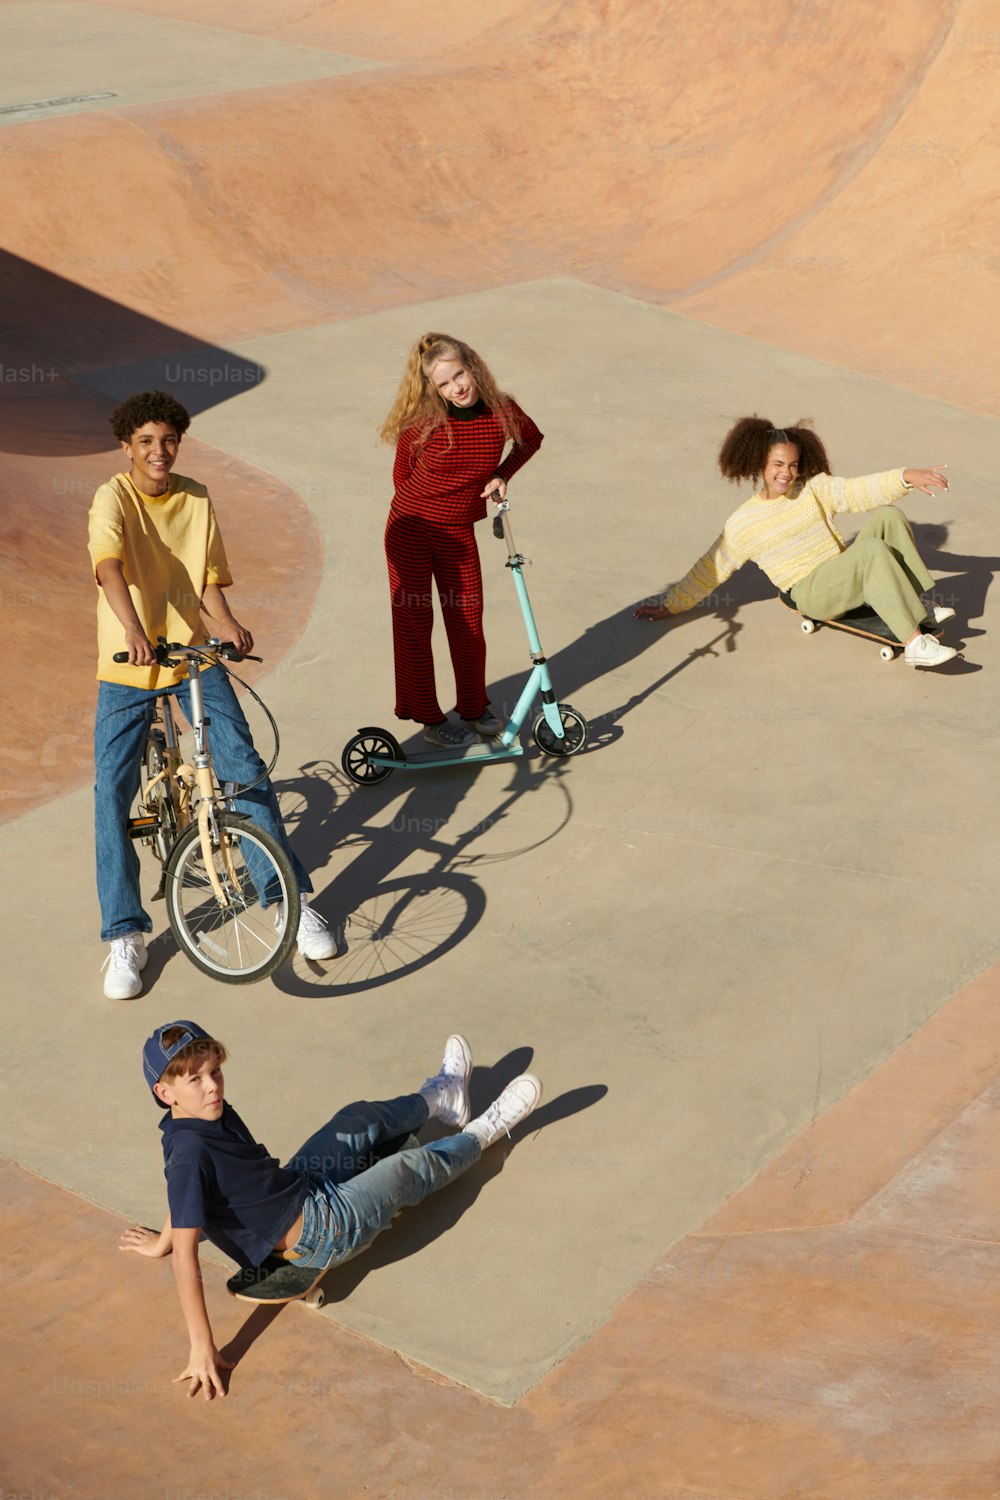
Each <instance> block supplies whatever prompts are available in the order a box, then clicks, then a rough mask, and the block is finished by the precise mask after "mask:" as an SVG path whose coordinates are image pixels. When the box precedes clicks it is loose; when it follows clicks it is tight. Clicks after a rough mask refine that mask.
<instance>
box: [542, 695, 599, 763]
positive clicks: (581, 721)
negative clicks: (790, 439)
mask: <svg viewBox="0 0 1000 1500" xmlns="http://www.w3.org/2000/svg"><path fill="white" fill-rule="evenodd" d="M558 708H559V717H560V719H561V720H562V727H563V737H562V739H560V738H559V736H558V735H556V734H553V733H552V728H551V726H550V724H549V722H548V720H547V719H546V717H545V715H544V713H541V714H539V715H538V718H537V719H536V720H535V722H534V724H533V725H532V726H531V737H532V739H533V740H534V742H535V744H536V745H537V746H538V748H539V750H541V752H542V754H543V755H560V756H567V755H576V754H578V752H579V751H581V750H582V749H583V747H584V746H585V745H586V743H587V736H588V734H589V732H590V726H589V725H588V723H587V721H586V719H585V718H584V717H583V715H582V714H578V713H577V711H576V709H575V708H571V707H570V706H569V704H568V703H560V704H559V705H558Z"/></svg>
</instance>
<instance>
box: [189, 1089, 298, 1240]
mask: <svg viewBox="0 0 1000 1500" xmlns="http://www.w3.org/2000/svg"><path fill="white" fill-rule="evenodd" d="M160 1129H161V1130H162V1131H163V1170H164V1175H165V1176H166V1179H167V1203H168V1204H169V1206H170V1222H171V1224H172V1225H173V1227H174V1228H175V1229H200V1230H202V1231H203V1233H204V1235H205V1237H206V1239H209V1240H211V1241H212V1244H213V1245H217V1246H218V1247H219V1249H220V1250H222V1251H223V1252H224V1253H225V1254H226V1255H229V1256H232V1258H233V1260H235V1261H236V1262H237V1263H238V1264H239V1265H241V1266H257V1265H260V1263H261V1261H262V1260H264V1259H265V1258H266V1257H267V1256H268V1255H269V1254H270V1253H271V1251H272V1250H273V1249H274V1247H275V1245H276V1244H277V1243H278V1241H279V1240H280V1239H281V1237H282V1235H283V1234H285V1233H286V1232H287V1230H289V1229H290V1228H291V1227H292V1225H293V1224H294V1223H295V1220H296V1219H297V1218H298V1216H299V1213H300V1211H301V1209H302V1204H303V1201H304V1199H305V1196H306V1186H307V1185H306V1179H305V1177H304V1175H303V1174H302V1173H301V1172H292V1171H289V1170H288V1168H287V1167H282V1166H279V1164H278V1162H277V1161H276V1160H275V1158H274V1157H273V1156H269V1155H268V1153H267V1149H266V1147H264V1146H261V1145H258V1143H257V1142H256V1141H255V1140H254V1138H253V1136H252V1135H251V1134H250V1132H249V1130H248V1129H247V1127H246V1126H245V1125H244V1123H243V1121H242V1120H241V1119H240V1117H239V1115H238V1114H237V1113H236V1111H235V1109H233V1107H232V1105H231V1104H223V1106H222V1114H221V1116H220V1117H219V1119H218V1120H190V1119H178V1120H175V1119H173V1118H172V1116H171V1115H169V1114H168V1115H167V1116H166V1117H165V1118H164V1119H163V1120H161V1121H160Z"/></svg>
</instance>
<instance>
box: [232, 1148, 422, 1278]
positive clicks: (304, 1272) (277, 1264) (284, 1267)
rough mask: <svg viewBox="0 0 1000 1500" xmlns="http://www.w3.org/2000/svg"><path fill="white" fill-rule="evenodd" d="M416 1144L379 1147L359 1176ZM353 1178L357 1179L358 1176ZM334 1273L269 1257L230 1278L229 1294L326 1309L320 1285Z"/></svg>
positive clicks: (340, 1263)
mask: <svg viewBox="0 0 1000 1500" xmlns="http://www.w3.org/2000/svg"><path fill="white" fill-rule="evenodd" d="M416 1144H417V1139H416V1137H415V1136H413V1135H399V1136H395V1137H394V1138H393V1139H392V1140H391V1141H385V1142H384V1143H383V1144H382V1145H381V1146H376V1147H375V1148H374V1149H373V1150H372V1152H371V1153H370V1155H369V1156H368V1158H367V1159H366V1161H365V1162H364V1163H363V1164H359V1167H358V1172H363V1171H366V1170H367V1168H368V1167H373V1166H374V1165H375V1163H376V1162H378V1161H384V1160H385V1158H386V1157H387V1156H394V1155H395V1154H396V1152H397V1151H403V1150H405V1149H406V1148H407V1147H409V1146H415V1145H416ZM351 1175H352V1176H357V1173H352V1174H351ZM356 1253H357V1252H352V1254H356ZM350 1259H351V1256H350V1255H345V1256H343V1257H342V1258H341V1259H340V1260H338V1262H337V1265H338V1266H341V1265H343V1264H344V1263H345V1261H348V1260H350ZM330 1269H331V1266H330V1265H329V1264H327V1265H325V1266H301V1265H299V1264H298V1263H297V1262H296V1261H294V1260H284V1259H283V1258H282V1257H281V1256H280V1255H269V1256H268V1257H267V1259H266V1260H263V1261H261V1263H260V1265H259V1266H246V1267H243V1268H242V1269H240V1270H239V1271H236V1272H235V1273H234V1274H233V1275H232V1276H230V1278H229V1280H228V1281H227V1282H226V1291H227V1292H228V1293H229V1295H230V1296H231V1297H237V1298H239V1300H240V1301H241V1302H264V1303H269V1304H271V1305H272V1306H277V1305H278V1304H280V1303H282V1302H296V1301H298V1300H299V1298H304V1299H305V1302H306V1304H307V1306H309V1307H322V1306H323V1302H324V1300H325V1299H324V1296H323V1288H322V1287H321V1286H320V1285H319V1283H320V1282H321V1281H322V1280H323V1277H324V1276H325V1275H326V1274H327V1272H328V1271H329V1270H330Z"/></svg>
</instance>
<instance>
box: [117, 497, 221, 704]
mask: <svg viewBox="0 0 1000 1500" xmlns="http://www.w3.org/2000/svg"><path fill="white" fill-rule="evenodd" d="M88 550H89V552H90V560H91V563H92V564H93V567H94V572H95V574H96V572H97V566H98V564H99V563H101V562H103V561H104V559H105V558H108V557H116V558H118V559H119V560H120V562H121V564H122V572H123V573H124V576H125V582H126V584H127V585H128V590H129V593H130V594H131V595H132V602H133V604H134V605H135V609H136V613H137V615H138V616H139V619H140V620H141V621H142V627H143V629H144V630H145V632H146V634H147V636H148V637H149V639H150V640H151V641H152V642H153V643H154V645H155V643H156V638H157V636H160V635H162V636H165V637H166V639H167V640H168V641H177V642H178V643H179V644H180V645H182V646H190V645H192V644H193V643H194V642H196V641H200V640H202V639H204V635H205V627H204V625H203V624H202V621H201V616H200V609H201V597H202V595H203V594H204V592H205V589H206V588H207V587H208V585H209V584H210V583H217V584H219V585H221V586H222V587H223V588H224V587H225V586H226V585H227V584H230V583H232V581H233V578H232V574H231V573H230V571H229V562H228V560H227V558H226V549H225V547H224V546H223V545H222V537H221V535H220V534H219V527H218V524H217V522H216V519H215V511H214V510H213V509H212V502H211V500H210V499H209V495H208V490H207V489H206V488H205V486H204V485H203V484H196V483H195V481H194V480H193V479H185V478H184V477H183V475H181V474H171V476H170V487H169V489H168V490H167V492H166V494H164V495H144V494H143V493H142V492H141V491H140V490H138V489H136V487H135V485H134V484H133V483H132V481H131V479H129V477H128V475H126V474H116V475H115V477H114V479H111V480H109V481H108V483H107V484H102V485H101V487H100V489H99V490H98V491H97V494H96V495H95V496H94V503H93V505H92V506H91V508H90V517H89V529H88ZM124 649H125V627H124V626H123V625H122V624H121V622H120V621H119V619H118V617H117V615H116V614H115V612H114V610H113V609H112V608H111V605H110V604H109V603H108V601H107V598H106V596H105V593H104V590H103V589H102V588H101V587H100V586H99V585H98V591H97V678H98V681H99V682H119V683H124V684H125V686H127V687H138V688H165V687H171V686H172V685H173V684H174V683H175V682H179V681H180V680H181V679H182V678H183V677H184V675H185V673H184V670H183V669H182V668H176V667H175V668H170V667H157V666H153V667H131V666H129V665H128V663H127V662H126V663H124V664H122V663H120V662H116V661H114V660H113V658H114V654H115V652H116V651H124Z"/></svg>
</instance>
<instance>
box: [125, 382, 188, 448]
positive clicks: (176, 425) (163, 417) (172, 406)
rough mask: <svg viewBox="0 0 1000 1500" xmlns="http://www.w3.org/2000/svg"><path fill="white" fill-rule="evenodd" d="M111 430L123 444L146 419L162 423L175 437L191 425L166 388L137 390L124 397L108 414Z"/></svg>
mask: <svg viewBox="0 0 1000 1500" xmlns="http://www.w3.org/2000/svg"><path fill="white" fill-rule="evenodd" d="M110 420H111V430H112V432H113V433H114V435H115V437H116V438H117V439H118V441H119V442H120V443H127V442H128V440H129V438H130V437H131V436H132V434H133V432H135V431H136V430H137V428H139V427H145V425H146V423H147V422H166V424H167V426H168V427H172V428H173V429H174V431H175V432H176V434H177V436H178V437H182V436H183V435H184V433H185V432H187V430H188V428H189V427H190V426H191V417H190V414H189V413H188V411H187V410H186V409H185V408H184V407H183V406H182V405H181V403H180V402H179V401H177V400H175V399H174V397H173V396H171V394H170V392H169V391H138V392H137V393H136V394H135V395H134V396H128V397H126V399H125V400H124V401H123V402H122V404H121V406H116V407H115V409H114V411H113V412H112V413H111V418H110Z"/></svg>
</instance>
